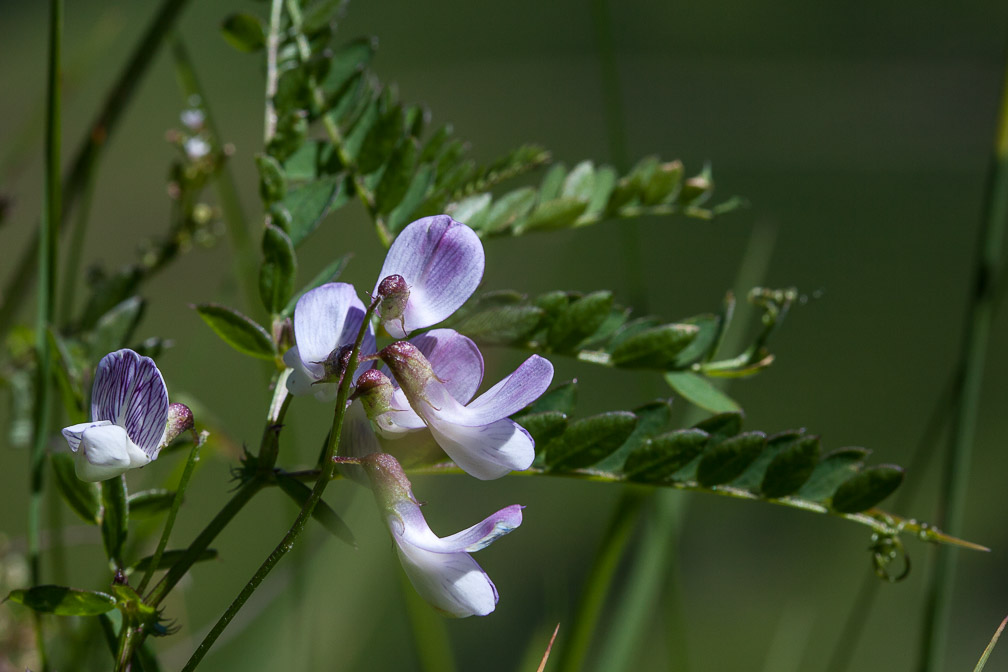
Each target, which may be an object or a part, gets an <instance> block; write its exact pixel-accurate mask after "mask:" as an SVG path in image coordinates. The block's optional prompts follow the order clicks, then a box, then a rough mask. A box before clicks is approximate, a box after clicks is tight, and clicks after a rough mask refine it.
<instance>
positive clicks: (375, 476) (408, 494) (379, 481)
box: [360, 453, 417, 513]
mask: <svg viewBox="0 0 1008 672" xmlns="http://www.w3.org/2000/svg"><path fill="white" fill-rule="evenodd" d="M360 464H361V466H362V467H364V471H365V473H367V475H368V479H369V480H370V481H371V487H372V488H374V495H375V499H376V500H377V501H378V505H379V506H380V507H381V508H382V509H383V510H384V511H385V512H386V513H397V507H396V504H398V503H399V502H401V501H403V500H408V501H410V502H412V503H414V504H417V501H416V499H414V498H413V488H412V485H411V484H410V482H409V479H408V478H406V472H404V471H403V468H402V467H401V466H400V465H399V461H398V460H396V459H395V458H394V457H392V456H391V455H389V454H388V453H371V454H370V455H365V456H364V457H362V458H360Z"/></svg>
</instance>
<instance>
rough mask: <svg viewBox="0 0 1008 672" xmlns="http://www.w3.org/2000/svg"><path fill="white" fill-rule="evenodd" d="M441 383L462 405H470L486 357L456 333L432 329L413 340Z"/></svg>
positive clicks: (467, 339) (468, 339)
mask: <svg viewBox="0 0 1008 672" xmlns="http://www.w3.org/2000/svg"><path fill="white" fill-rule="evenodd" d="M410 343H412V344H413V345H415V346H416V347H417V349H418V350H419V351H420V352H422V353H423V355H424V357H426V358H427V361H429V362H430V364H431V368H432V369H434V373H435V374H437V377H438V379H439V380H440V381H441V382H443V383H444V385H445V387H447V388H448V392H449V393H450V394H451V395H452V396H453V397H455V399H456V400H457V401H458V402H459V403H460V404H465V403H468V402H469V400H470V399H472V398H473V395H474V394H476V390H478V389H479V386H480V383H482V382H483V354H482V353H481V352H480V351H479V348H478V347H477V346H476V343H474V342H473V340H472V339H471V338H469V337H468V336H463V335H462V334H460V333H458V332H457V331H455V330H454V329H431V330H430V331H428V332H426V333H424V334H420V335H419V336H415V337H413V338H411V339H410Z"/></svg>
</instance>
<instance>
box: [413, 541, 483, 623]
mask: <svg viewBox="0 0 1008 672" xmlns="http://www.w3.org/2000/svg"><path fill="white" fill-rule="evenodd" d="M393 538H394V539H395V540H396V550H397V551H398V553H399V561H400V562H401V563H402V567H403V570H404V571H405V572H406V576H407V577H409V580H410V583H411V584H413V588H415V589H416V591H417V593H419V594H420V597H422V598H423V599H425V600H426V601H427V602H428V603H430V605H431V606H433V607H434V608H435V609H437V610H439V611H441V612H442V613H444V614H447V615H449V616H455V617H456V618H465V617H467V616H486V615H487V614H489V613H490V612H492V611H493V610H494V608H495V607H496V606H497V600H498V599H499V598H498V595H497V587H496V586H494V584H493V581H491V580H490V577H489V576H487V573H486V572H484V571H483V568H482V567H480V566H479V564H478V563H477V562H476V561H475V560H473V559H472V556H470V555H469V554H468V553H464V552H463V553H432V552H431V551H426V550H424V549H422V548H418V547H416V546H412V545H410V544H409V543H406V542H403V541H401V540H400V539H399V538H398V537H396V536H395V535H393Z"/></svg>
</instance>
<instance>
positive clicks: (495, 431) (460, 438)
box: [362, 329, 553, 480]
mask: <svg viewBox="0 0 1008 672" xmlns="http://www.w3.org/2000/svg"><path fill="white" fill-rule="evenodd" d="M424 338H426V339H427V340H426V342H425V341H424V340H423V339H418V345H417V344H414V343H412V342H409V341H399V342H398V343H393V344H392V345H390V346H388V347H386V348H385V349H384V350H382V351H381V352H379V353H378V355H379V357H381V359H382V360H383V361H384V362H385V363H386V364H387V365H388V367H389V369H390V370H391V371H392V375H393V376H394V377H395V379H396V381H397V382H398V383H399V389H395V388H394V387H393V386H392V384H391V381H388V386H387V387H385V386H377V385H376V386H375V389H374V392H375V393H376V395H377V396H374V397H372V400H373V401H374V402H376V403H372V404H370V408H369V404H368V401H369V400H368V399H364V398H362V400H363V401H364V402H365V404H364V405H365V408H366V409H368V410H369V415H370V416H371V419H372V420H374V421H375V424H376V425H377V426H378V428H379V431H380V432H381V433H382V435H383V436H385V437H386V438H393V437H394V436H395V435H396V434H401V433H403V432H406V431H412V430H415V429H420V428H421V427H423V426H424V425H426V426H427V427H428V428H429V429H430V431H431V434H432V435H433V436H434V440H435V441H437V443H438V445H439V446H441V448H442V450H444V451H445V453H447V454H448V457H450V458H451V459H452V460H453V461H454V462H455V464H457V465H458V466H459V467H461V468H462V469H463V470H464V471H466V472H467V473H469V474H471V475H472V476H475V477H476V478H479V479H482V480H489V479H493V478H499V477H501V476H503V475H505V474H507V473H508V472H509V471H514V470H518V471H521V470H523V469H528V467H529V466H531V464H532V460H534V459H535V441H533V439H532V436H531V435H530V434H529V433H528V432H527V431H525V428H524V427H522V426H521V425H519V424H518V423H516V422H515V421H513V420H511V419H510V418H509V417H508V416H510V415H513V414H514V413H517V412H518V411H520V410H521V409H523V408H525V407H526V406H528V405H529V404H530V403H532V402H533V401H535V400H536V399H538V398H539V397H540V396H542V394H543V392H545V391H546V389H547V388H548V387H549V385H550V382H551V381H552V380H553V365H552V364H551V363H550V362H549V360H547V359H544V358H542V357H540V356H539V355H532V356H531V357H529V358H528V359H527V360H525V361H524V362H523V363H522V364H521V366H519V367H518V368H517V369H515V371H514V372H513V373H512V374H511V375H509V376H507V377H506V378H504V379H503V380H501V381H500V382H499V383H497V384H496V385H494V386H493V387H491V388H490V389H489V390H487V391H486V392H484V393H483V394H481V395H480V396H479V397H476V398H475V399H472V396H473V394H474V393H475V392H476V389H477V388H478V387H479V384H480V381H481V380H482V378H483V358H482V357H481V356H480V355H479V351H478V350H477V349H476V346H475V344H474V343H473V342H472V341H471V340H469V339H468V338H466V337H465V336H462V335H461V334H458V333H456V332H454V331H452V330H450V329H439V330H435V331H431V332H428V333H427V334H425V335H424ZM421 348H423V349H428V352H429V354H430V357H431V359H429V360H428V358H427V357H425V356H424V352H423V350H422V349H421ZM369 374H370V372H369ZM371 375H373V374H371ZM404 399H405V401H406V402H407V403H408V406H406V404H404V403H403V400H404ZM470 399H472V401H470Z"/></svg>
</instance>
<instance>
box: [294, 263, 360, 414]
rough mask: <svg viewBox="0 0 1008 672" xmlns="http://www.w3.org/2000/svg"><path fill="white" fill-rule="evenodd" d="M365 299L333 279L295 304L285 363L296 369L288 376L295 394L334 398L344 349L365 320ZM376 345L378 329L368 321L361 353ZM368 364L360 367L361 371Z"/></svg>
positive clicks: (350, 286) (329, 399) (355, 337)
mask: <svg viewBox="0 0 1008 672" xmlns="http://www.w3.org/2000/svg"><path fill="white" fill-rule="evenodd" d="M364 314H365V308H364V303H363V302H362V301H361V300H360V299H359V298H358V297H357V292H356V290H355V289H354V288H353V286H352V285H348V284H346V283H345V282H331V283H328V284H325V285H321V286H319V287H316V288H315V289H313V290H310V291H308V292H305V293H304V295H303V296H302V297H301V298H300V299H298V302H297V305H296V306H295V307H294V341H295V343H296V345H294V347H292V348H291V349H289V350H288V351H287V352H286V353H284V357H283V361H284V364H286V365H287V366H289V367H290V368H291V369H293V371H292V372H291V374H290V376H288V378H287V389H288V390H289V391H290V393H291V394H294V395H302V394H313V393H314V394H315V396H316V397H317V398H318V399H319V400H321V401H332V400H333V399H335V398H336V394H337V392H338V387H339V381H340V376H341V375H342V371H341V370H340V362H339V356H340V350H341V349H342V348H344V347H346V346H352V345H353V343H354V341H355V340H356V339H357V332H358V331H360V327H361V322H362V321H363V320H364ZM374 349H375V336H374V330H373V329H372V328H371V325H368V328H367V333H366V334H365V335H364V341H363V343H361V353H371V352H374ZM366 366H367V365H364V366H362V367H360V368H358V371H357V373H358V374H359V373H361V372H362V371H363V370H364V368H366Z"/></svg>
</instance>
